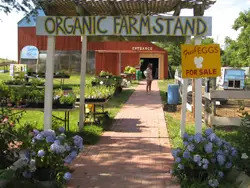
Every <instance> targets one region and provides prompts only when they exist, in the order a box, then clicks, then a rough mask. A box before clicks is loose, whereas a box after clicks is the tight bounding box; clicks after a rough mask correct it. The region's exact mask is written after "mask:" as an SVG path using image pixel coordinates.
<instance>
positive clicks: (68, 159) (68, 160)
mask: <svg viewBox="0 0 250 188" xmlns="http://www.w3.org/2000/svg"><path fill="white" fill-rule="evenodd" d="M72 161H73V158H72V157H71V156H70V155H68V156H67V157H66V158H65V159H64V162H65V163H66V164H71V163H72Z"/></svg>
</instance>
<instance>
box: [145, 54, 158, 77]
mask: <svg viewBox="0 0 250 188" xmlns="http://www.w3.org/2000/svg"><path fill="white" fill-rule="evenodd" d="M140 62H141V68H140V70H141V71H142V72H144V71H145V70H146V69H147V67H148V64H149V63H152V65H153V70H152V76H153V79H158V76H159V75H158V72H159V58H141V59H140ZM142 78H145V76H144V74H142Z"/></svg>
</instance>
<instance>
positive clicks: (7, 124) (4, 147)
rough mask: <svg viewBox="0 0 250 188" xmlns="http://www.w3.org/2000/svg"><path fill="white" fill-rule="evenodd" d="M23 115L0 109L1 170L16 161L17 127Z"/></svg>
mask: <svg viewBox="0 0 250 188" xmlns="http://www.w3.org/2000/svg"><path fill="white" fill-rule="evenodd" d="M21 117H22V113H18V114H16V113H13V112H12V111H11V110H9V109H7V108H1V109H0V161H1V163H0V169H3V168H6V167H8V166H9V165H10V164H12V163H13V162H14V161H15V160H16V156H15V152H16V150H18V148H16V147H15V146H16V144H17V141H19V140H18V137H17V132H16V130H15V125H16V124H17V123H19V120H20V118H21Z"/></svg>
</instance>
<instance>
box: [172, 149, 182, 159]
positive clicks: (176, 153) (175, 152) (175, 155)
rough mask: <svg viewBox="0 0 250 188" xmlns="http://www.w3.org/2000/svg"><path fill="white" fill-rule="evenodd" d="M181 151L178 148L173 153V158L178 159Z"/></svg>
mask: <svg viewBox="0 0 250 188" xmlns="http://www.w3.org/2000/svg"><path fill="white" fill-rule="evenodd" d="M180 151H181V150H180V149H179V148H177V149H173V150H172V151H171V153H172V155H173V157H174V158H176V157H177V156H178V154H179V153H180Z"/></svg>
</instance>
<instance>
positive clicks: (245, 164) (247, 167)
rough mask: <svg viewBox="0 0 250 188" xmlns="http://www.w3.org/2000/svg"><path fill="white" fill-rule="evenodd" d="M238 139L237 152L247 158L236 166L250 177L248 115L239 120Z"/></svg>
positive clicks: (249, 123) (249, 117) (249, 129)
mask: <svg viewBox="0 0 250 188" xmlns="http://www.w3.org/2000/svg"><path fill="white" fill-rule="evenodd" d="M238 134H239V136H240V138H239V140H237V141H238V142H239V150H240V152H241V153H242V154H246V156H248V158H246V159H244V158H242V160H240V161H239V162H238V166H239V167H240V168H241V169H243V170H244V171H245V172H246V173H247V174H249V175H250V145H249V144H246V143H250V114H248V113H247V112H246V113H244V117H243V118H242V120H241V125H240V128H239V132H238Z"/></svg>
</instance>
